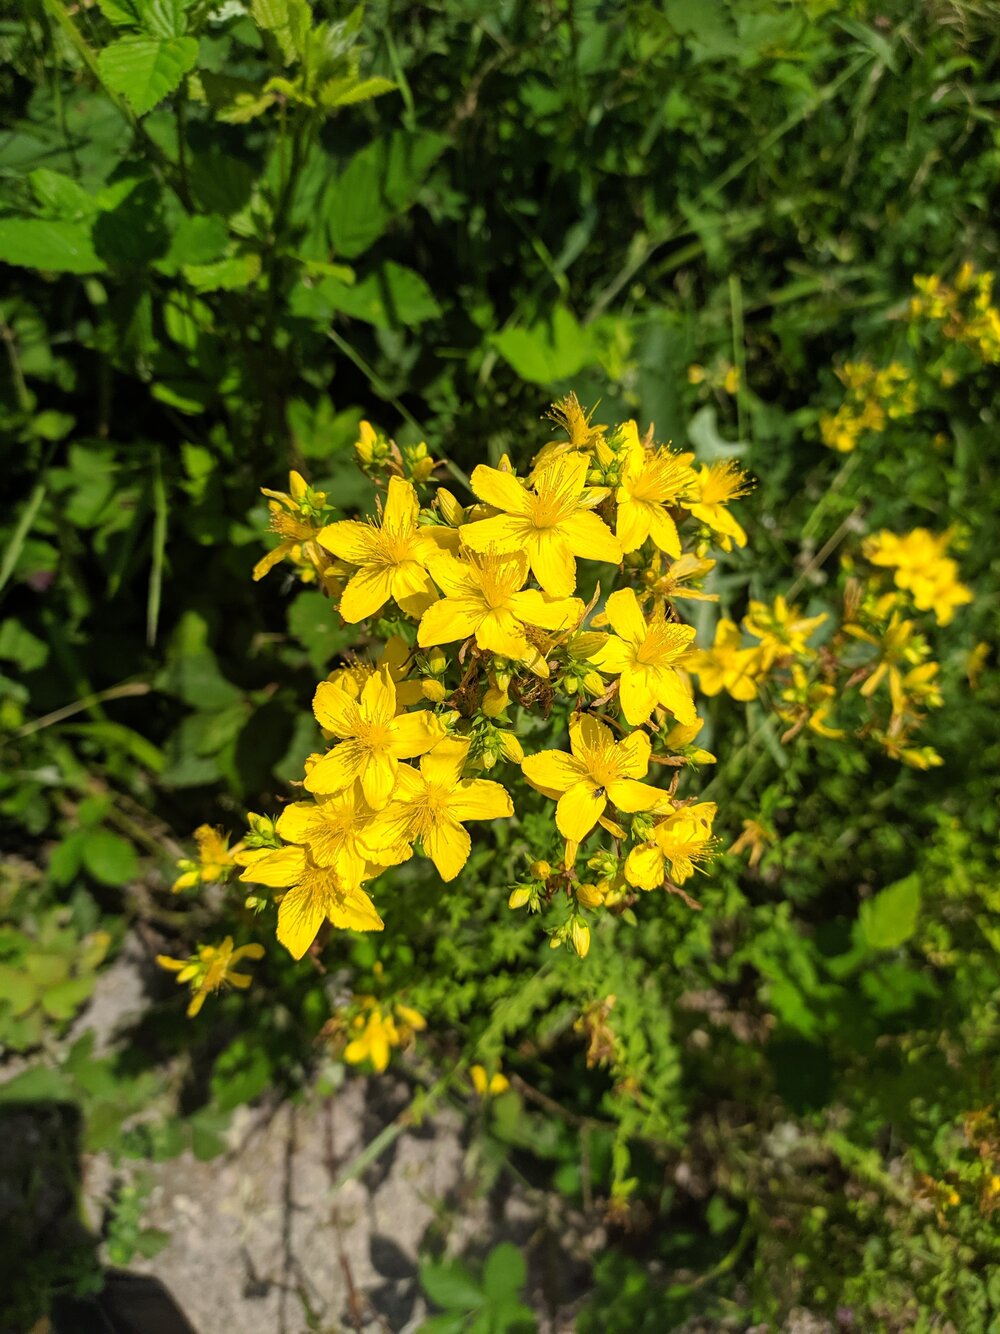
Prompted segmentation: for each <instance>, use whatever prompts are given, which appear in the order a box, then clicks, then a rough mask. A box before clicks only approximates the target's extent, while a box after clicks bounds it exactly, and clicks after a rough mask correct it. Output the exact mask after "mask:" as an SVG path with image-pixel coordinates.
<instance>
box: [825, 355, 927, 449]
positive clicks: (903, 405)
mask: <svg viewBox="0 0 1000 1334" xmlns="http://www.w3.org/2000/svg"><path fill="white" fill-rule="evenodd" d="M837 377H838V379H839V380H840V382H841V383H842V384H843V386H844V388H845V389H846V391H847V392H846V394H845V396H844V401H843V402H842V403H841V405H840V407H839V408H838V409H837V411H836V412H824V413H822V414H821V415H820V419H819V433H820V438H821V439H822V441H823V443H824V445H828V446H829V447H830V449H836V450H838V451H839V452H840V453H841V454H849V453H850V452H851V450H853V449H855V448H856V447H857V445H858V443H859V441H860V440H861V439H862V437H863V436H865V435H881V433H882V432H883V431H884V430H885V429H886V426H887V425H888V423H889V422H890V421H898V420H901V419H904V418H906V417H911V416H912V415H913V413H914V412H915V411H916V409H917V382H916V380H915V379H914V378H913V374H912V372H911V371H910V370H908V369H907V367H906V366H904V365H903V364H902V362H899V361H891V362H890V363H889V364H888V366H883V367H881V368H880V367H878V366H876V365H874V364H873V363H872V362H870V361H848V362H845V364H844V365H843V366H841V367H840V369H839V370H838V371H837Z"/></svg>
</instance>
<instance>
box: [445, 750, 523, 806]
mask: <svg viewBox="0 0 1000 1334" xmlns="http://www.w3.org/2000/svg"><path fill="white" fill-rule="evenodd" d="M438 749H440V747H439V748H438ZM448 813H449V814H450V815H453V816H454V817H455V819H456V820H499V819H502V818H504V817H505V816H508V815H513V814H514V807H513V804H512V803H511V799H510V796H509V794H508V793H507V790H506V788H503V787H501V785H500V784H499V783H494V782H493V781H492V779H489V778H473V779H467V780H466V781H465V782H462V783H459V784H458V786H457V787H456V789H455V794H454V796H453V798H452V800H451V801H450V802H449V803H448Z"/></svg>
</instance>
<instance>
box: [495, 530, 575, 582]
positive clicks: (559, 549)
mask: <svg viewBox="0 0 1000 1334" xmlns="http://www.w3.org/2000/svg"><path fill="white" fill-rule="evenodd" d="M487 522H489V523H492V522H493V520H491V519H490V520H487ZM527 551H528V559H529V560H530V561H531V570H532V573H533V574H534V576H535V578H536V579H537V580H538V582H539V583H540V584H541V586H542V587H543V588H544V589H545V591H546V593H551V594H552V596H553V597H559V598H565V597H569V596H570V594H571V593H572V592H573V590H574V589H575V588H576V561H575V560H574V559H573V553H572V552H571V551H570V549H569V546H568V545H567V544H566V542H565V541H564V540H563V539H562V537H560V536H559V533H558V531H557V530H556V529H555V528H545V529H541V530H539V529H532V533H531V538H530V540H529V544H528V547H527Z"/></svg>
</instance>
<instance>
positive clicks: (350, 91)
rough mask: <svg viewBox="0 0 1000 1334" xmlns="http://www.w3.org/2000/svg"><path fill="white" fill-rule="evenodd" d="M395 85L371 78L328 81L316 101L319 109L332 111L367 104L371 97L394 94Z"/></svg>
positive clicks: (387, 80) (384, 80)
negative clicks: (337, 108)
mask: <svg viewBox="0 0 1000 1334" xmlns="http://www.w3.org/2000/svg"><path fill="white" fill-rule="evenodd" d="M395 90H396V85H395V84H394V83H393V81H392V80H391V79H383V78H379V77H373V78H371V79H360V80H359V79H354V78H350V77H345V78H342V79H328V80H327V82H326V83H324V84H323V86H322V87H321V88H320V90H319V96H318V101H319V104H320V106H321V107H326V108H327V109H328V110H329V111H333V110H334V109H335V108H336V107H349V106H354V105H355V103H357V102H368V101H370V100H371V99H372V98H373V97H381V96H382V95H383V94H384V93H392V92H395Z"/></svg>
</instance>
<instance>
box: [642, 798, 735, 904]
mask: <svg viewBox="0 0 1000 1334" xmlns="http://www.w3.org/2000/svg"><path fill="white" fill-rule="evenodd" d="M716 810H717V807H716V805H715V802H714V801H699V802H696V803H695V804H694V805H691V806H684V807H682V808H681V809H680V810H679V811H675V812H674V814H673V815H668V816H667V818H666V819H665V820H661V821H660V822H659V823H658V824H657V825H655V826H654V827H653V829H652V831H651V833H650V837H649V842H648V843H644V844H640V845H639V846H637V847H635V848H633V849H632V851H631V852H630V853H629V855H628V857H627V858H626V861H625V878H626V880H627V881H628V882H629V884H630V885H635V887H636V888H637V889H655V888H656V887H657V885H662V884H663V882H664V880H665V878H666V870H667V867H668V866H669V868H670V876H671V879H672V880H673V881H674V883H675V884H678V885H683V883H684V881H685V880H690V878H691V876H693V875H694V873H695V868H696V867H697V866H698V864H699V863H700V862H703V861H705V860H706V859H707V858H708V857H710V856H711V855H712V853H713V851H714V848H715V839H714V838H713V837H712V821H713V820H714V819H715V814H716Z"/></svg>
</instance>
